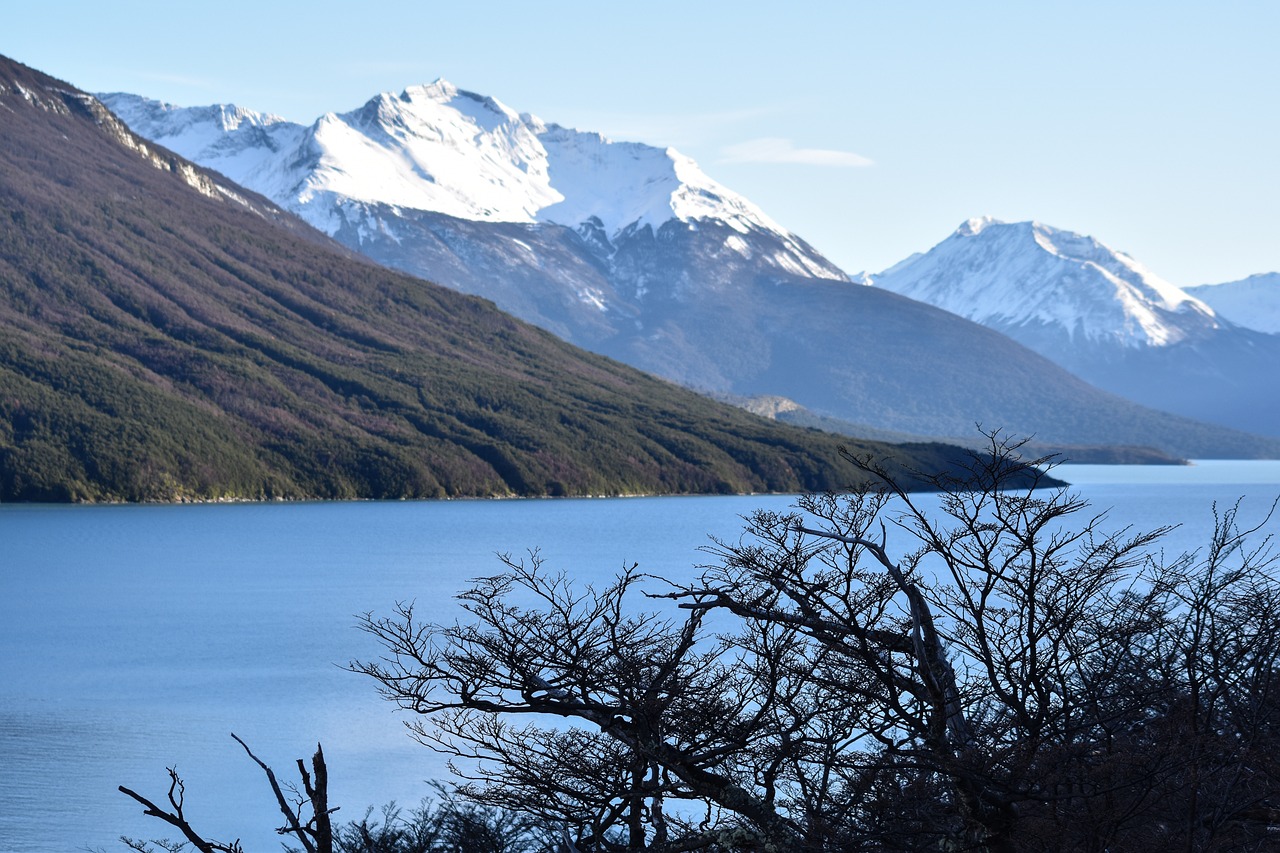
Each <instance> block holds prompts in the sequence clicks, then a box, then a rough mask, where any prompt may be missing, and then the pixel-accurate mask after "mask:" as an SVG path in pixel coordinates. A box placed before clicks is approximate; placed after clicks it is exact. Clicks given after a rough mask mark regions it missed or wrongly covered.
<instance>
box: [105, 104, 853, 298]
mask: <svg viewBox="0 0 1280 853" xmlns="http://www.w3.org/2000/svg"><path fill="white" fill-rule="evenodd" d="M103 98H104V101H105V102H106V103H107V105H108V107H109V108H111V109H112V110H114V111H115V112H117V114H119V115H121V117H122V118H123V119H124V120H125V122H126V123H127V124H129V125H130V126H131V127H133V129H134V130H135V131H136V132H138V133H139V134H141V135H143V136H146V137H148V138H150V139H153V140H155V141H158V142H160V143H161V144H163V145H166V146H168V147H170V148H172V149H174V150H175V151H177V152H178V153H179V154H182V155H183V156H185V157H187V158H188V159H191V160H195V161H196V162H198V163H201V164H203V165H206V166H209V167H211V168H214V169H218V170H220V171H222V172H223V173H224V174H226V175H227V176H228V177H230V178H232V179H233V180H235V181H237V182H239V183H242V184H244V185H246V186H248V187H251V188H253V189H255V190H258V191H259V192H262V193H264V194H265V195H268V196H270V197H272V198H273V199H275V200H276V201H277V202H278V203H280V204H282V205H284V206H285V207H287V208H289V209H291V210H293V211H294V212H295V213H298V214H299V215H301V216H302V217H303V218H304V219H306V220H308V221H309V222H310V223H311V224H313V225H315V226H316V227H318V228H320V229H321V230H323V231H326V232H328V233H330V234H335V233H337V232H338V231H339V230H340V229H342V228H344V227H346V226H348V225H351V224H353V222H352V216H354V215H357V214H356V212H355V211H354V208H352V207H351V205H352V204H353V203H354V204H356V205H360V204H365V205H387V206H390V207H392V208H397V209H407V210H417V211H426V212H431V213H443V214H447V215H449V216H453V217H458V218H461V219H471V220H476V221H489V222H517V223H530V224H532V223H554V224H558V225H565V226H569V227H571V228H577V227H578V226H579V225H581V224H583V223H587V222H590V221H592V220H593V219H594V220H596V221H598V223H599V226H598V227H599V228H600V229H602V230H603V232H604V235H605V236H606V239H608V240H612V239H613V238H614V237H616V236H617V235H619V234H622V233H624V232H626V233H631V232H634V231H635V230H637V229H642V228H644V227H645V226H649V227H651V228H652V229H653V230H654V232H655V233H656V232H657V230H658V229H659V228H660V227H661V226H662V225H663V224H664V223H667V222H670V221H672V220H675V221H679V222H684V223H694V222H696V221H697V220H701V219H714V220H718V221H722V222H724V223H726V224H727V225H729V227H730V228H732V229H733V230H734V231H736V232H738V233H740V234H744V235H745V234H748V233H750V232H752V231H753V230H759V231H763V232H768V233H769V234H771V235H772V236H773V237H774V238H776V239H779V240H780V241H781V242H782V243H783V245H784V246H785V249H784V251H783V253H782V255H785V257H782V256H779V257H778V258H777V259H776V265H777V266H779V267H780V268H783V269H786V270H788V271H803V272H802V273H801V274H805V275H817V276H819V277H823V278H833V277H835V278H843V274H842V273H840V272H839V270H837V269H836V268H834V267H833V266H832V265H831V264H830V262H829V261H827V260H826V259H825V258H822V257H821V256H820V255H818V254H817V253H816V252H814V251H813V249H812V248H810V247H808V246H807V245H806V244H804V243H803V241H801V240H798V239H797V238H795V237H794V236H793V235H791V234H790V233H789V232H787V231H786V230H785V229H783V228H782V227H781V226H779V225H778V224H777V223H776V222H774V221H773V220H772V219H770V218H769V217H768V216H766V215H765V213H764V212H763V211H762V210H760V208H758V207H756V206H755V205H754V204H752V203H751V202H749V201H748V200H747V199H745V198H743V197H742V196H740V195H738V194H736V193H734V192H732V191H731V190H729V189H728V188H726V187H724V186H722V185H721V184H719V183H717V182H716V181H714V180H712V179H711V178H710V177H709V176H708V175H706V174H705V173H704V172H703V171H702V170H701V169H700V168H699V167H698V165H697V164H696V163H695V162H694V161H693V160H692V159H690V158H689V157H687V156H685V155H683V154H681V153H680V152H678V151H676V150H675V149H672V148H666V149H663V148H658V147H654V146H650V145H643V144H639V143H629V142H614V141H611V140H609V139H607V138H606V137H604V136H602V135H600V134H598V133H589V132H581V131H577V130H573V129H570V128H566V127H562V126H560V125H557V124H547V123H544V122H543V121H542V120H541V119H539V118H538V117H536V116H533V115H531V114H528V113H518V112H516V111H514V110H512V109H511V108H510V107H507V106H506V105H505V104H503V103H502V102H500V101H498V100H496V99H494V98H491V97H488V96H485V95H479V94H476V93H474V92H468V91H465V90H463V89H459V88H458V87H457V86H455V85H453V84H452V83H450V82H448V81H446V80H436V81H435V82H434V83H428V84H423V85H417V86H410V87H408V88H406V89H405V90H404V91H403V92H401V93H400V94H399V95H394V94H390V93H383V94H380V95H378V96H376V97H374V98H372V99H370V100H369V101H368V102H366V103H365V104H364V105H363V106H361V107H359V108H357V109H355V110H353V111H351V112H347V113H330V114H328V115H326V116H324V117H323V118H321V119H319V120H318V121H316V122H315V123H314V124H313V125H311V126H310V127H302V126H301V125H296V124H291V123H289V122H285V121H283V120H282V119H279V118H278V117H275V116H266V115H263V114H258V113H253V112H251V111H247V110H239V109H238V108H213V107H202V108H201V107H197V108H187V109H183V108H179V107H173V106H171V105H168V104H160V103H159V102H156V101H149V100H146V99H143V98H139V97H137V96H131V95H106V96H103ZM218 110H222V112H219V111H218ZM227 110H230V111H231V112H227ZM250 126H251V127H252V128H253V129H254V130H255V131H256V132H255V133H248V132H246V129H247V128H249V127H250ZM367 224H368V225H370V226H372V225H373V223H367Z"/></svg>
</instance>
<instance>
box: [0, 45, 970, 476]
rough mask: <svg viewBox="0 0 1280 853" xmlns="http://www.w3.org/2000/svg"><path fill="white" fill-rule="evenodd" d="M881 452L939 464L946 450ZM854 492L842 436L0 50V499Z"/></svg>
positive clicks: (907, 460) (927, 464)
mask: <svg viewBox="0 0 1280 853" xmlns="http://www.w3.org/2000/svg"><path fill="white" fill-rule="evenodd" d="M866 449H868V450H876V451H882V450H885V448H884V447H882V446H872V445H866ZM896 452H897V455H898V458H899V459H900V460H901V461H902V462H903V463H906V464H910V465H915V466H920V467H923V468H929V469H935V468H937V467H939V466H943V465H946V464H948V463H949V462H950V461H951V455H952V454H954V453H955V451H954V449H951V448H943V447H939V446H931V447H922V448H916V449H914V450H910V451H908V450H905V449H904V450H901V451H896ZM853 480H854V474H853V472H852V470H851V469H850V468H849V467H847V466H845V465H843V464H842V463H841V461H840V460H839V458H838V455H837V453H836V439H834V438H833V437H829V436H826V435H823V434H821V433H816V432H812V431H806V430H801V429H796V428H790V427H782V426H780V425H775V424H772V423H770V422H768V421H765V420H762V419H759V418H756V417H754V416H751V415H749V414H747V413H745V412H741V411H739V410H736V409H733V408H731V407H729V406H725V405H721V404H717V403H714V402H711V401H709V400H706V399H704V398H701V397H699V396H697V395H694V394H692V393H689V392H686V391H683V390H680V389H678V388H675V387H673V386H671V385H669V384H667V383H664V382H661V381H659V380H656V379H653V378H651V377H649V376H646V375H644V374H641V373H639V372H637V371H635V370H633V369H630V368H626V367H623V366H621V365H618V364H616V363H613V362H610V361H608V360H607V359H604V358H600V357H597V356H592V355H589V354H586V353H583V352H581V351H579V350H577V349H575V348H573V347H571V346H569V345H567V344H564V343H562V342H560V341H558V340H557V339H555V338H553V337H552V336H551V335H549V334H547V333H546V332H543V331H540V330H538V329H535V328H533V327H531V326H528V325H526V324H524V323H521V322H519V321H517V320H514V319H513V318H511V317H509V316H507V315H504V314H502V313H500V312H498V311H497V310H496V309H495V308H494V307H493V305H492V304H490V303H488V302H486V301H483V300H480V299H476V298H472V297H466V296H461V295H459V294H456V293H453V292H451V291H447V290H444V289H442V288H439V287H436V286H434V285H431V284H428V283H426V282H422V281H420V280H417V279H413V278H410V277H408V276H404V275H400V274H397V273H393V272H389V271H387V270H385V269H383V268H380V267H376V266H374V265H372V264H370V263H368V262H366V261H362V260H356V259H354V258H352V257H351V256H350V254H349V253H348V252H347V251H346V250H344V249H341V248H339V247H337V246H336V245H335V244H332V243H331V242H330V241H328V239H327V238H324V237H322V236H321V235H319V234H318V233H317V232H314V231H312V230H310V229H309V228H306V227H305V226H302V225H301V224H300V223H297V222H295V221H294V220H293V219H292V218H290V217H287V216H285V215H283V214H281V213H280V211H278V210H277V209H276V208H275V207H274V206H273V205H271V203H269V202H267V201H266V200H265V199H262V198H260V197H257V196H254V195H252V194H250V193H247V192H245V191H244V190H242V189H240V188H238V187H234V186H232V185H230V184H226V183H225V182H222V179H221V178H219V177H217V176H213V175H211V174H210V173H206V172H204V171H202V170H199V169H196V168H193V167H192V166H190V164H187V163H186V162H185V161H182V160H180V159H179V158H177V157H175V156H174V155H172V154H170V153H168V152H165V151H163V150H162V149H159V150H158V149H156V148H154V147H153V146H151V145H150V144H144V143H143V142H142V141H141V140H139V139H137V138H136V137H133V136H132V135H131V134H129V133H128V132H127V131H126V130H125V129H124V127H123V126H122V125H120V124H119V122H117V121H116V120H115V119H114V117H113V116H111V115H110V113H108V112H106V111H105V110H104V109H103V108H102V107H101V105H100V104H98V103H97V102H96V101H95V100H93V99H92V98H90V97H88V96H86V95H84V94H83V93H80V92H77V91H76V90H74V89H72V88H71V87H70V86H67V85H66V84H63V83H61V82H59V81H56V80H53V79H51V78H49V77H46V76H45V75H43V74H40V73H38V72H35V71H32V70H31V69H28V68H25V67H24V66H21V65H18V64H16V63H12V62H9V61H7V60H0V499H2V500H105V499H117V500H143V499H172V498H187V497H192V498H220V497H253V498H257V497H299V498H300V497H416V496H444V495H502V494H529V495H534V494H594V493H637V492H725V491H750V490H797V489H812V488H828V487H842V486H847V485H850V484H851V483H852V482H853Z"/></svg>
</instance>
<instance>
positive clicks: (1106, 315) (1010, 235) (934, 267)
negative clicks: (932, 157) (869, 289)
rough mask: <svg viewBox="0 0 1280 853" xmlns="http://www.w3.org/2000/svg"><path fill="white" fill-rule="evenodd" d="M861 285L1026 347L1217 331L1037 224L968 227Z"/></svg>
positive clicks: (1128, 269)
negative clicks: (1029, 342) (1026, 341)
mask: <svg viewBox="0 0 1280 853" xmlns="http://www.w3.org/2000/svg"><path fill="white" fill-rule="evenodd" d="M870 282H871V283H872V284H874V285H875V286H877V287H883V288H885V289H887V290H892V291H893V292H894V293H901V294H902V295H903V296H909V297H911V298H912V299H918V300H920V301H921V302H928V303H929V304H930V305H936V306H938V307H939V308H942V309H944V310H947V311H950V312H951V313H953V314H959V315H960V316H962V317H967V318H968V319H970V320H974V321H976V322H978V323H982V324H983V325H985V326H991V327H992V328H996V329H1000V330H1001V331H1005V332H1008V333H1015V332H1016V331H1017V330H1020V329H1021V330H1024V331H1023V332H1022V333H1021V335H1019V334H1014V337H1020V338H1033V337H1034V339H1035V340H1036V341H1037V346H1036V347H1035V348H1036V349H1039V350H1041V351H1045V350H1046V349H1048V348H1049V345H1048V342H1047V341H1046V340H1045V339H1047V338H1049V337H1055V336H1056V337H1058V338H1059V345H1060V346H1064V347H1069V348H1079V347H1081V346H1082V345H1089V344H1093V345H1101V346H1115V345H1118V346H1123V347H1143V346H1156V347H1160V346H1169V345H1171V344H1176V343H1178V342H1181V341H1187V340H1193V339H1197V338H1200V337H1203V336H1204V335H1205V334H1207V333H1210V332H1212V331H1213V330H1216V329H1218V328H1220V327H1221V323H1220V322H1219V320H1218V318H1217V317H1216V316H1215V314H1214V311H1213V309H1212V308H1210V307H1209V306H1208V305H1206V304H1205V303H1204V302H1202V301H1200V300H1198V299H1196V298H1194V297H1192V296H1189V295H1188V294H1187V293H1185V292H1183V291H1182V290H1179V289H1178V288H1177V287H1175V286H1174V285H1172V284H1170V283H1169V282H1167V281H1165V280H1164V279H1162V278H1160V277H1159V276H1157V275H1155V274H1154V273H1153V272H1151V271H1150V270H1149V269H1147V268H1146V267H1144V266H1143V265H1142V264H1140V263H1138V262H1137V261H1135V260H1134V259H1133V258H1131V257H1129V256H1128V255H1126V254H1124V253H1123V252H1118V251H1116V250H1114V249H1112V248H1110V247H1108V246H1106V245H1105V244H1103V243H1100V242H1098V241H1097V240H1095V239H1094V238H1092V237H1085V236H1082V235H1080V234H1073V233H1072V232H1070V231H1063V230H1061V229H1058V228H1053V227H1051V226H1049V225H1045V224H1043V223H1040V222H1013V223H1005V222H999V221H997V220H995V219H992V218H990V217H982V218H978V219H970V220H969V221H967V222H965V223H964V224H962V225H961V226H960V227H959V228H958V229H957V230H956V232H955V233H954V234H952V235H951V236H950V237H948V238H947V239H945V240H943V241H942V242H941V243H939V244H938V245H936V246H934V247H933V248H932V249H930V250H929V251H928V252H926V253H924V254H917V255H913V256H912V257H910V258H908V259H907V260H905V261H902V262H900V263H898V264H896V265H895V266H892V267H890V268H889V269H887V270H885V271H884V272H882V273H880V274H879V275H876V276H871V277H870Z"/></svg>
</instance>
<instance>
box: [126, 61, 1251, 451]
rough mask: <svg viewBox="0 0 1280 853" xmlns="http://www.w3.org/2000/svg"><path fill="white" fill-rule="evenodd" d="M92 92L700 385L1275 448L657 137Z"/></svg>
mask: <svg viewBox="0 0 1280 853" xmlns="http://www.w3.org/2000/svg"><path fill="white" fill-rule="evenodd" d="M102 98H103V100H104V102H105V103H107V104H108V105H109V106H110V107H111V108H112V109H113V110H116V111H117V112H118V113H119V114H120V115H121V117H122V118H123V119H124V120H125V121H126V122H127V123H129V124H130V126H131V127H133V128H134V129H135V130H136V131H137V132H139V133H140V134H142V135H143V136H146V137H147V138H150V139H152V140H155V141H157V142H159V143H160V144H163V145H165V146H168V147H171V148H173V149H174V150H176V151H178V152H179V153H181V154H183V155H184V156H188V157H190V158H192V159H194V160H196V161H198V162H201V163H202V164H204V165H206V166H209V167H210V168H214V169H218V170H219V171H222V172H223V173H224V174H226V175H228V176H229V177H231V178H233V179H235V180H237V181H240V182H242V183H244V184H245V185H247V186H250V187H251V188H254V189H256V190H258V191H261V192H264V193H266V194H268V195H270V196H271V197H272V198H273V199H274V200H275V201H277V203H279V204H281V205H282V206H283V207H285V208H287V209H290V210H294V211H295V212H297V213H298V214H299V215H300V216H302V217H303V218H305V219H307V221H309V222H311V223H313V224H315V225H317V227H319V228H321V229H322V230H324V231H326V232H327V233H329V234H331V235H332V236H334V237H335V238H336V239H338V240H339V241H341V242H343V243H344V244H346V245H348V246H350V247H351V248H353V249H356V250H357V251H359V252H361V253H363V254H365V255H367V256H369V257H371V258H373V259H375V260H377V261H379V262H381V263H384V264H387V265H389V266H393V267H396V268H399V269H403V270H406V271H409V272H412V273H414V274H417V275H422V276H424V277H427V278H430V279H432V280H435V281H439V282H440V283H443V284H446V285H447V286H449V287H453V288H455V289H458V290H462V291H464V292H468V293H476V294H480V295H483V296H486V297H487V298H490V299H492V300H494V301H495V302H496V303H497V304H498V306H499V307H501V308H503V309H505V310H508V311H511V312H512V313H514V314H516V315H517V316H520V317H522V318H524V319H527V320H530V321H531V322H535V323H537V324H538V325H540V326H542V327H544V328H546V329H548V330H550V331H553V332H554V333H556V334H557V335H560V336H562V337H564V338H566V339H568V340H570V341H572V342H574V343H577V344H579V345H582V346H585V347H587V348H589V349H592V350H594V351H597V352H601V353H605V354H607V355H611V356H613V357H615V358H618V359H620V360H623V361H626V362H628V363H630V364H633V365H636V366H638V367H641V368H643V369H645V370H649V371H651V372H654V373H657V374H659V375H662V376H666V377H669V378H672V379H674V380H676V381H679V382H682V383H684V384H687V385H690V386H692V387H695V388H698V389H702V390H706V391H710V392H717V393H721V394H729V395H736V396H740V397H755V396H760V395H773V396H781V397H786V398H790V399H791V400H794V401H796V403H798V404H800V405H801V406H803V407H806V408H808V409H810V410H812V411H814V412H816V413H818V414H820V415H825V416H829V417H833V418H837V419H841V420H843V421H848V422H853V423H857V424H869V425H873V426H874V427H876V428H880V429H887V430H896V431H900V432H905V433H910V434H916V435H941V436H970V435H972V434H973V428H974V424H975V422H978V423H982V424H985V425H1000V426H1001V427H1002V428H1005V429H1008V430H1010V431H1013V432H1015V433H1019V434H1035V435H1036V436H1037V437H1038V438H1039V439H1041V440H1044V441H1048V442H1054V443H1063V444H1083V443H1089V444H1113V445H1115V444H1119V445H1135V444H1148V445H1155V446H1158V447H1160V448H1162V449H1164V450H1166V451H1169V452H1173V453H1175V454H1177V455H1181V456H1233V455H1244V456H1250V455H1256V454H1264V455H1269V454H1271V453H1274V452H1275V446H1276V443H1275V442H1267V441H1262V442H1258V441H1257V440H1256V439H1254V438H1251V437H1247V436H1244V435H1241V434H1239V433H1234V432H1230V431H1225V430H1218V429H1213V428H1207V427H1205V426H1203V425H1200V424H1195V423H1192V422H1190V421H1188V420H1185V419H1180V418H1173V417H1169V416H1166V415H1163V414H1160V413H1157V412H1153V411H1150V410H1147V409H1143V408H1142V407H1140V406H1136V405H1133V404H1132V403H1129V402H1127V401H1124V400H1121V399H1118V398H1116V397H1113V396H1110V395H1107V394H1104V393H1101V392H1099V391H1098V390H1097V389H1095V388H1093V387H1091V386H1089V385H1088V384H1086V383H1085V382H1082V381H1080V379H1078V378H1077V377H1075V376H1073V375H1071V374H1069V373H1067V372H1065V371H1063V370H1062V369H1060V368H1059V367H1057V366H1056V365H1054V364H1052V363H1050V362H1049V361H1048V360H1046V359H1045V358H1043V357H1039V356H1037V355H1035V354H1034V353H1032V352H1030V351H1028V350H1027V349H1025V348H1024V347H1022V346H1018V345H1016V344H1013V343H1012V342H1011V341H1010V340H1009V339H1008V338H1007V337H1006V336H1004V335H999V334H992V333H991V332H990V331H988V330H987V329H984V328H982V327H980V326H979V325H977V324H974V323H971V322H966V321H964V320H962V319H959V318H958V317H956V316H954V315H953V314H951V313H946V312H942V311H937V310H933V309H931V308H930V307H929V306H926V305H923V304H920V303H919V302H916V301H912V300H906V299H901V298H898V297H896V296H895V295H894V294H891V293H888V292H885V291H884V290H882V289H877V288H867V287H861V286H858V285H856V284H853V283H851V280H850V278H849V276H847V275H846V274H845V273H844V272H842V271H841V270H839V269H838V268H836V267H835V266H834V265H833V264H831V263H830V262H828V261H827V260H826V259H825V258H823V257H822V256H821V255H820V254H819V253H818V252H817V251H816V250H814V249H813V248H812V247H810V246H809V245H808V244H807V243H805V242H804V241H803V240H802V239H801V238H799V237H797V236H795V235H793V234H790V233H789V232H787V231H786V230H785V229H783V228H782V227H780V226H779V225H778V224H777V223H775V222H773V221H772V220H770V219H769V218H768V217H767V216H766V215H765V214H764V213H763V212H762V211H760V210H759V209H758V208H756V207H755V206H754V205H752V204H751V203H750V202H748V201H747V200H745V199H743V198H741V197H740V196H737V195H736V194H734V193H732V192H731V191H730V190H728V189H726V188H724V187H723V186H721V185H719V184H717V183H715V182H714V181H712V180H711V179H710V178H708V177H707V176H706V175H705V174H703V173H702V172H701V170H699V169H698V168H697V166H696V165H695V164H694V163H693V162H692V161H690V160H689V159H688V158H685V157H683V156H682V155H680V154H679V153H678V152H675V151H674V150H672V149H665V150H664V149H659V148H654V147H651V146H645V145H638V144H632V143H614V142H610V141H608V140H606V139H604V138H602V137H600V136H598V135H596V134H590V133H582V132H579V131H574V130H568V129H565V128H561V127H558V126H556V125H554V124H548V123H545V122H543V121H541V120H540V119H537V118H536V117H533V116H530V115H527V114H519V113H517V112H515V111H514V110H511V109H509V108H507V107H506V106H504V105H503V104H501V103H500V102H498V101H496V100H494V99H492V98H488V97H485V96H481V95H475V94H472V93H467V92H463V91H460V90H458V89H457V88H455V87H453V86H451V85H450V84H448V83H445V82H437V83H435V84H432V85H429V86H419V87H412V88H410V89H407V90H405V91H404V92H403V93H401V94H400V95H390V94H383V95H379V96H377V97H375V98H373V99H371V100H370V101H369V102H368V103H366V104H365V105H364V106H363V107H361V108H359V109H356V110H353V111H351V112H349V113H343V114H328V115H326V116H324V117H322V118H321V119H319V120H318V121H316V122H315V123H314V124H312V125H311V126H309V127H303V126H300V125H296V124H291V123H289V122H285V121H283V120H281V119H278V118H276V117H273V116H270V115H266V114H260V113H256V112H252V111H249V110H246V109H243V108H239V107H233V106H215V107H196V108H181V107H173V106H169V105H165V104H161V103H158V102H155V101H149V100H146V99H145V98H141V97H138V96H134V95H124V94H114V95H104V96H102ZM1189 301H1193V300H1189Z"/></svg>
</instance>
